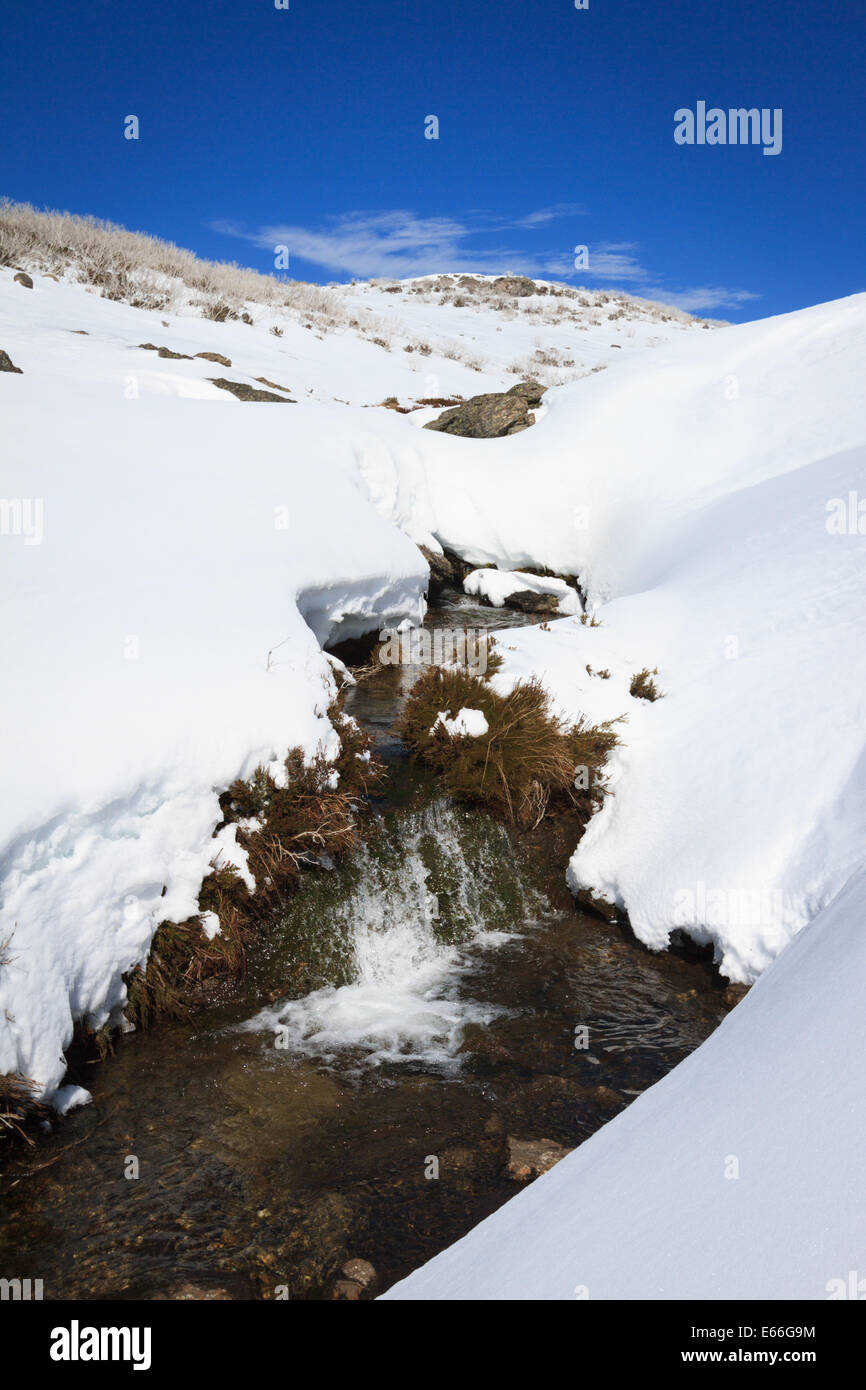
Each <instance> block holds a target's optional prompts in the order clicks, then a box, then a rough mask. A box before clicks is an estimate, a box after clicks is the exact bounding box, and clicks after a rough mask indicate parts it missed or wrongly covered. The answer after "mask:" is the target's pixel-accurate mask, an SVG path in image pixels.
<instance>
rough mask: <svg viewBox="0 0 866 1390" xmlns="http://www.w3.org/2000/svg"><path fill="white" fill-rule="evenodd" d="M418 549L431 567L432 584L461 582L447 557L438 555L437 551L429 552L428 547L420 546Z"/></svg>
mask: <svg viewBox="0 0 866 1390" xmlns="http://www.w3.org/2000/svg"><path fill="white" fill-rule="evenodd" d="M418 549H419V550H420V551H421V554H422V555H423V556H424V559H425V560H426V561H427V564H428V565H429V566H430V583H431V584H456V583H458V582H459V576H458V575H457V573H456V571H455V569H454V565H453V564H452V562H451V561H450V560H449V559H448V556H447V555H437V553H436V551H435V550H428V549H427V547H426V545H419V547H418Z"/></svg>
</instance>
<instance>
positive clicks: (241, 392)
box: [208, 376, 297, 405]
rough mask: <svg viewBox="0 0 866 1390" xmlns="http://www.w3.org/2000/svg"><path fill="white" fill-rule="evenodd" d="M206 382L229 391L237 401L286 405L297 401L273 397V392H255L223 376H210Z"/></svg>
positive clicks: (242, 382)
mask: <svg viewBox="0 0 866 1390" xmlns="http://www.w3.org/2000/svg"><path fill="white" fill-rule="evenodd" d="M208 380H209V381H212V382H213V384H214V386H218V387H219V388H220V390H221V391H230V392H231V394H232V395H233V396H237V398H238V400H239V401H282V402H283V403H284V404H286V405H297V401H293V400H290V399H289V397H288V396H275V395H274V393H273V391H257V390H256V388H255V387H254V386H248V385H247V383H246V382H245V381H228V380H226V378H225V377H224V376H212V377H208Z"/></svg>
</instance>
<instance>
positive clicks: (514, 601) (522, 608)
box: [505, 589, 559, 613]
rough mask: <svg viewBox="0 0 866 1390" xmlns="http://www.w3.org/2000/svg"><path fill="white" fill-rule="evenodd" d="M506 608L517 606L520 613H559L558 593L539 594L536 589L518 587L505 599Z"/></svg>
mask: <svg viewBox="0 0 866 1390" xmlns="http://www.w3.org/2000/svg"><path fill="white" fill-rule="evenodd" d="M505 606H506V608H516V609H517V611H518V613H558V612H559V597H558V595H557V594H537V593H536V592H535V590H534V589H518V590H517V592H516V593H514V594H509V595H508V597H507V598H506V600H505Z"/></svg>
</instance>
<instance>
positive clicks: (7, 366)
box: [0, 348, 24, 376]
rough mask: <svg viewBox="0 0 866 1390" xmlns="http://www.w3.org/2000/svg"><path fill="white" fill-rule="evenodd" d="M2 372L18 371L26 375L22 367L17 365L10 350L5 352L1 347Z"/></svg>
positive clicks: (0, 365)
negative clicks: (10, 354) (9, 352)
mask: <svg viewBox="0 0 866 1390" xmlns="http://www.w3.org/2000/svg"><path fill="white" fill-rule="evenodd" d="M0 372H17V373H18V375H19V376H23V375H24V373H23V371H22V370H21V368H20V367H16V366H15V363H14V362H13V361H12V358H11V357H10V356H9V354H8V352H4V351H3V349H2V348H0Z"/></svg>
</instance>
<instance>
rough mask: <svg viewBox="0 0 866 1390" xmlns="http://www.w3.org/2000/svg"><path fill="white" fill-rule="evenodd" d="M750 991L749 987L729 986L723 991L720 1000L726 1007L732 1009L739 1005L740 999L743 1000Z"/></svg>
mask: <svg viewBox="0 0 866 1390" xmlns="http://www.w3.org/2000/svg"><path fill="white" fill-rule="evenodd" d="M750 989H751V985H737V984H729V985H728V986H727V987H726V988H725V990H724V991H723V993H722V998H723V999H724V1001H725V1004H726V1005H727V1007H728V1008H729V1009H733V1008H734V1006H735V1005H736V1004H739V1002H740V1000H741V999H745V997H746V995H747V994H748V992H749V990H750Z"/></svg>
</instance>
